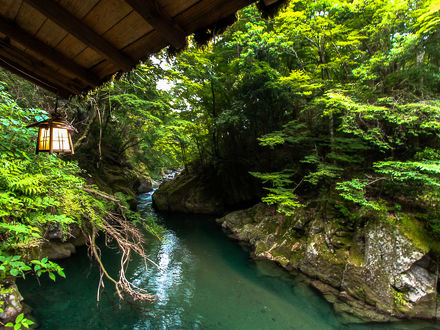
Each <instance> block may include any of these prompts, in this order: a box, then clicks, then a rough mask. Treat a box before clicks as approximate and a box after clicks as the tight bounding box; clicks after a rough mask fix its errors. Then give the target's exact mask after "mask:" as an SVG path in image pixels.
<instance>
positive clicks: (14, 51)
mask: <svg viewBox="0 0 440 330" xmlns="http://www.w3.org/2000/svg"><path fill="white" fill-rule="evenodd" d="M0 57H1V58H2V59H3V61H4V62H8V63H10V65H12V64H13V65H14V66H16V67H20V68H23V69H24V70H25V72H26V74H28V75H30V76H32V75H33V74H35V75H36V76H37V77H38V79H40V80H43V81H44V82H46V83H48V84H50V85H53V86H59V87H60V88H62V89H63V90H67V91H69V94H79V93H80V92H81V90H83V89H84V86H81V85H80V84H79V83H78V82H76V81H74V80H72V79H70V78H68V77H66V76H65V75H63V74H62V73H60V72H56V71H54V70H53V69H52V68H50V67H48V66H47V65H45V64H44V63H43V62H41V61H39V60H37V59H35V58H33V57H31V56H30V55H29V54H27V53H25V52H23V51H22V50H20V49H18V48H16V47H14V46H12V45H10V44H8V43H7V42H5V41H3V40H0Z"/></svg>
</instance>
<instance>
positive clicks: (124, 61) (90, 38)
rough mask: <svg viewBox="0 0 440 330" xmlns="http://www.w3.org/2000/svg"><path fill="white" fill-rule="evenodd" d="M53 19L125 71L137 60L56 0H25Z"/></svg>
mask: <svg viewBox="0 0 440 330" xmlns="http://www.w3.org/2000/svg"><path fill="white" fill-rule="evenodd" d="M24 1H26V2H27V3H28V4H29V5H31V6H32V7H34V8H35V9H36V10H38V11H39V12H40V13H42V14H44V15H45V16H46V17H48V18H49V19H50V20H51V21H53V22H55V23H56V24H57V25H59V26H60V27H62V28H63V29H64V30H66V31H67V32H69V33H70V34H72V35H73V36H74V37H75V38H77V39H78V40H80V41H81V42H83V43H84V44H86V45H87V46H89V47H90V48H92V49H94V50H95V51H96V52H98V53H99V54H101V55H103V56H105V57H106V58H107V59H108V60H109V61H110V62H112V63H114V64H115V65H116V66H117V67H119V68H120V69H122V70H124V71H130V70H131V68H132V67H133V66H134V64H135V62H134V61H133V60H132V59H131V58H130V57H129V56H127V55H126V54H124V53H122V52H120V51H119V50H118V49H116V48H115V47H114V46H113V45H111V44H110V43H109V42H108V41H107V40H106V39H104V38H103V37H101V36H100V35H99V34H97V33H96V32H95V31H93V30H92V29H91V28H89V27H88V26H87V25H85V24H84V23H83V22H81V20H79V19H78V18H76V17H75V16H73V15H72V14H71V13H70V12H69V11H67V10H66V9H64V8H63V7H62V6H60V5H59V4H58V3H57V2H56V1H54V0H24Z"/></svg>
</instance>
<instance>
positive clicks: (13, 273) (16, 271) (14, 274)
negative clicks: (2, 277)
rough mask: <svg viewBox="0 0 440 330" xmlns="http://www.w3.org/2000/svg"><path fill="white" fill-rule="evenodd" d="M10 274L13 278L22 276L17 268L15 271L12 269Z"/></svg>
mask: <svg viewBox="0 0 440 330" xmlns="http://www.w3.org/2000/svg"><path fill="white" fill-rule="evenodd" d="M9 273H10V274H11V275H12V276H18V274H20V271H19V270H18V269H16V268H13V269H11V270H10V271H9Z"/></svg>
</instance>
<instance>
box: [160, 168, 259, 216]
mask: <svg viewBox="0 0 440 330" xmlns="http://www.w3.org/2000/svg"><path fill="white" fill-rule="evenodd" d="M260 195H261V191H260V188H259V184H258V182H257V181H256V180H255V179H254V178H253V177H251V176H250V174H249V173H248V172H247V171H243V170H242V169H240V167H239V166H237V168H234V167H232V168H231V167H225V166H222V167H218V168H214V167H202V166H201V165H192V166H188V167H187V168H186V169H185V170H184V171H182V172H181V173H180V174H178V175H177V176H175V177H174V178H173V179H170V180H164V182H162V184H161V185H160V186H159V188H158V189H157V190H156V191H155V192H154V194H153V202H154V204H155V206H156V207H157V208H158V209H159V210H161V211H169V212H184V213H198V214H215V215H218V214H224V212H225V211H227V210H230V209H237V208H242V207H243V206H249V205H253V204H255V202H256V201H258V200H259V199H260V197H261V196H260Z"/></svg>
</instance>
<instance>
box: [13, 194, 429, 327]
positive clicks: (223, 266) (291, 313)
mask: <svg viewBox="0 0 440 330" xmlns="http://www.w3.org/2000/svg"><path fill="white" fill-rule="evenodd" d="M139 200H140V203H139V211H141V212H142V213H143V214H144V216H148V215H151V216H153V217H154V218H155V219H156V221H158V222H159V223H162V224H164V225H165V226H166V228H167V231H166V233H165V236H164V240H162V241H158V240H157V239H154V238H153V237H151V238H150V239H149V240H148V241H147V243H146V246H145V250H146V251H148V253H149V254H150V258H151V259H152V260H153V261H154V262H156V263H157V264H158V265H159V266H160V268H159V269H158V268H157V267H154V266H149V267H148V268H147V269H145V265H144V263H143V262H142V260H140V259H136V258H134V259H133V260H132V262H131V264H130V268H129V269H128V272H127V276H128V278H129V279H130V280H131V281H132V282H133V283H134V284H135V285H136V286H139V287H142V288H145V289H147V290H148V291H149V292H150V293H152V294H155V295H156V296H157V301H156V303H154V304H134V305H133V304H128V303H127V302H122V303H121V302H119V300H118V299H117V297H116V296H115V295H114V289H113V287H112V286H111V284H110V283H109V284H108V285H107V286H106V291H105V292H103V295H102V300H101V302H100V303H99V305H97V304H96V301H95V297H96V296H95V295H96V285H97V283H98V273H97V271H96V268H91V267H90V263H89V260H88V259H87V257H86V252H87V251H86V249H85V248H84V249H79V251H78V253H77V255H75V256H74V257H73V258H70V259H68V260H66V261H64V262H63V263H62V266H63V267H65V270H66V273H67V280H63V279H60V280H57V282H56V283H53V282H51V281H50V280H48V279H47V278H42V279H41V286H38V285H37V282H36V281H32V280H27V281H23V282H20V283H19V286H20V288H21V291H22V294H23V295H24V297H25V299H26V302H27V303H28V304H29V305H31V306H32V307H33V308H34V314H35V316H36V318H37V319H38V320H39V322H40V324H41V329H51V330H52V329H118V330H119V329H371V328H383V329H392V328H394V329H422V328H424V327H427V328H429V327H430V328H433V327H434V326H435V325H434V324H433V323H429V322H415V323H408V322H405V323H399V324H393V325H390V324H384V325H377V324H376V325H371V324H370V325H344V324H341V323H340V321H339V320H338V318H337V317H336V315H335V314H334V312H333V308H332V306H331V305H330V304H328V303H327V302H326V301H325V300H324V299H323V298H322V297H321V296H320V295H317V294H316V293H315V292H314V291H312V290H311V289H310V287H309V286H308V285H307V283H305V282H304V281H302V280H301V278H300V277H296V278H293V277H292V276H290V275H289V274H288V273H287V272H285V271H283V270H282V269H280V268H279V267H277V266H276V265H274V264H272V263H267V262H255V261H253V260H251V259H249V254H248V252H247V251H244V250H243V249H242V248H241V247H240V246H238V245H237V244H236V242H232V241H229V240H228V239H227V238H226V237H225V235H224V234H223V233H222V231H221V229H220V228H219V227H218V226H217V225H216V224H215V223H214V222H213V221H212V220H213V219H209V218H206V217H196V216H184V215H174V216H172V215H160V214H157V213H155V212H154V210H152V208H151V194H144V195H142V196H140V198H139ZM102 252H103V255H102V257H103V261H104V262H105V264H106V265H108V269H109V270H111V271H112V272H113V273H115V272H116V271H117V268H118V266H119V255H118V254H117V253H116V252H115V251H114V250H110V249H105V248H103V249H102Z"/></svg>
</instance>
